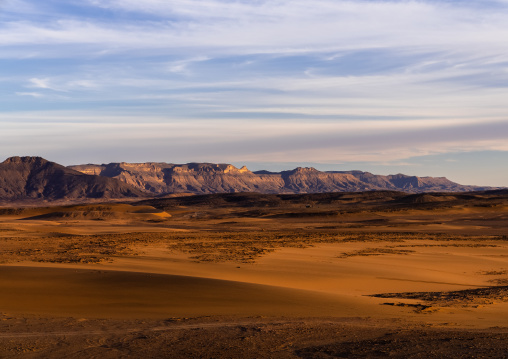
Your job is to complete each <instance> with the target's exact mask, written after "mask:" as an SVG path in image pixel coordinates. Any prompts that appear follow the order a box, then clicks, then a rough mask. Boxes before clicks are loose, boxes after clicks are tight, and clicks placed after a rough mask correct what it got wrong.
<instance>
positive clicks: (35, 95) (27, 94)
mask: <svg viewBox="0 0 508 359" xmlns="http://www.w3.org/2000/svg"><path fill="white" fill-rule="evenodd" d="M16 95H18V96H31V97H36V98H40V97H44V95H43V94H41V93H39V92H16Z"/></svg>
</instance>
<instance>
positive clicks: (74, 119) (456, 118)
mask: <svg viewBox="0 0 508 359" xmlns="http://www.w3.org/2000/svg"><path fill="white" fill-rule="evenodd" d="M15 155H20V156H23V155H37V156H42V157H44V158H46V159H48V160H51V161H55V162H58V163H61V164H64V165H71V164H83V163H109V162H147V161H153V162H169V163H187V162H214V163H232V164H235V165H237V166H242V165H247V167H248V168H249V169H251V170H259V169H268V170H285V169H292V168H294V167H296V166H313V167H316V168H317V169H320V170H338V171H340V170H352V169H357V170H364V171H370V172H373V173H376V174H395V173H405V174H409V175H419V176H446V177H448V178H449V179H451V180H453V181H456V182H459V183H461V184H476V185H490V186H508V166H507V165H506V163H507V161H506V160H507V159H508V0H482V1H477V0H469V1H466V0H420V1H407V0H383V1H382V0H379V1H377V0H356V1H343V0H312V1H310V0H270V1H265V0H237V1H235V0H143V1H139V0H44V1H41V0H0V161H1V160H3V159H5V158H7V157H10V156H15Z"/></svg>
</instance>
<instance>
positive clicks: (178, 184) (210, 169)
mask: <svg viewBox="0 0 508 359" xmlns="http://www.w3.org/2000/svg"><path fill="white" fill-rule="evenodd" d="M70 168H72V169H74V170H77V171H80V172H82V173H86V174H93V175H100V176H104V177H109V178H116V179H119V180H121V181H123V182H125V183H128V184H130V185H132V186H134V187H136V188H138V189H139V190H143V191H148V192H151V193H152V194H154V195H163V194H168V193H194V194H210V193H233V192H260V193H267V194H269V193H274V194H275V193H318V192H319V193H324V192H356V191H381V190H389V191H404V192H409V193H422V192H466V191H481V190H487V189H490V188H488V187H476V186H464V185H460V184H458V183H455V182H452V181H450V180H448V179H446V178H444V177H417V176H406V175H403V174H397V175H390V176H381V175H374V174H372V173H369V172H362V171H344V172H322V171H318V170H316V169H315V168H302V167H298V168H296V169H294V170H291V171H282V172H268V171H258V172H251V171H249V170H248V169H247V168H246V167H242V168H240V169H238V168H236V167H234V166H232V165H229V164H213V163H189V164H183V165H179V164H170V163H155V162H148V163H124V162H122V163H110V164H104V165H94V164H88V165H79V166H71V167H70Z"/></svg>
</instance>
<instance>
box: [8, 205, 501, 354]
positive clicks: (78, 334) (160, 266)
mask: <svg viewBox="0 0 508 359" xmlns="http://www.w3.org/2000/svg"><path fill="white" fill-rule="evenodd" d="M284 210H286V209H284V208H283V209H281V208H277V209H274V210H273V212H274V214H277V216H275V217H274V216H270V213H268V215H266V209H264V211H265V212H263V213H264V214H263V215H259V216H257V217H256V216H248V217H246V216H245V215H244V213H243V212H245V209H239V210H238V209H235V210H233V209H227V208H226V209H224V208H222V209H214V208H205V209H203V208H176V209H174V210H172V211H163V210H160V209H155V208H153V207H149V206H143V207H137V206H133V205H129V204H109V205H89V206H72V207H58V208H56V207H52V208H32V209H26V208H25V209H22V210H17V211H13V210H10V211H7V210H5V211H3V215H1V216H0V243H1V247H0V264H1V265H0V288H2V292H1V294H0V357H2V358H3V357H33V358H38V357H55V358H66V357H76V358H78V357H102V358H108V357H140V356H142V355H144V356H147V357H175V358H178V357H181V358H185V357H203V358H229V357H230V358H237V357H252V358H255V357H273V358H279V357H280V358H283V357H287V358H328V357H351V358H356V357H387V356H394V357H414V358H420V357H421V358H427V357H434V358H440V357H441V358H442V357H457V358H461V357H463V358H468V357H471V358H473V357H482V356H484V357H499V358H503V357H506V350H507V347H508V340H507V339H508V324H507V319H506V318H508V291H507V290H506V286H508V240H507V238H506V235H505V234H506V233H507V231H506V229H507V226H508V222H507V221H506V219H505V210H504V207H502V208H501V207H499V208H497V210H495V209H492V208H484V209H482V208H473V209H470V208H456V209H438V210H432V209H426V210H406V211H401V212H399V213H394V212H393V211H390V212H386V213H384V212H382V211H380V210H377V212H360V213H357V214H347V215H343V216H340V217H338V216H330V215H322V216H320V215H314V214H313V215H312V216H306V215H302V216H300V217H296V218H295V216H284V215H280V214H281V213H284ZM290 210H291V212H292V213H294V212H295V211H296V210H295V208H291V209H290ZM249 211H252V209H249ZM308 211H309V210H308V209H307V208H304V209H302V210H301V213H300V214H302V213H303V214H305V213H307V212H308ZM268 212H269V211H268ZM200 213H201V214H200ZM211 214H214V215H211ZM218 217H219V218H218ZM225 217H227V219H226V218H225ZM380 218H381V219H382V221H380V220H379V219H380ZM422 228H425V230H422ZM503 233H504V234H503ZM492 288H494V289H492ZM422 293H423V294H422ZM429 293H430V294H429Z"/></svg>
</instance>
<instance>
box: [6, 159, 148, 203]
mask: <svg viewBox="0 0 508 359" xmlns="http://www.w3.org/2000/svg"><path fill="white" fill-rule="evenodd" d="M143 195H144V194H143V192H142V191H140V190H139V189H137V188H134V187H131V186H130V185H128V184H126V183H124V182H121V181H119V180H117V179H114V178H107V177H101V176H90V175H86V174H83V173H81V172H78V171H75V170H73V169H70V168H67V167H64V166H62V165H59V164H57V163H54V162H50V161H47V160H45V159H43V158H41V157H11V158H8V159H7V160H5V161H4V162H2V163H0V200H4V201H6V200H7V201H20V200H31V199H41V200H59V199H65V200H77V199H112V198H126V197H141V196H143Z"/></svg>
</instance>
